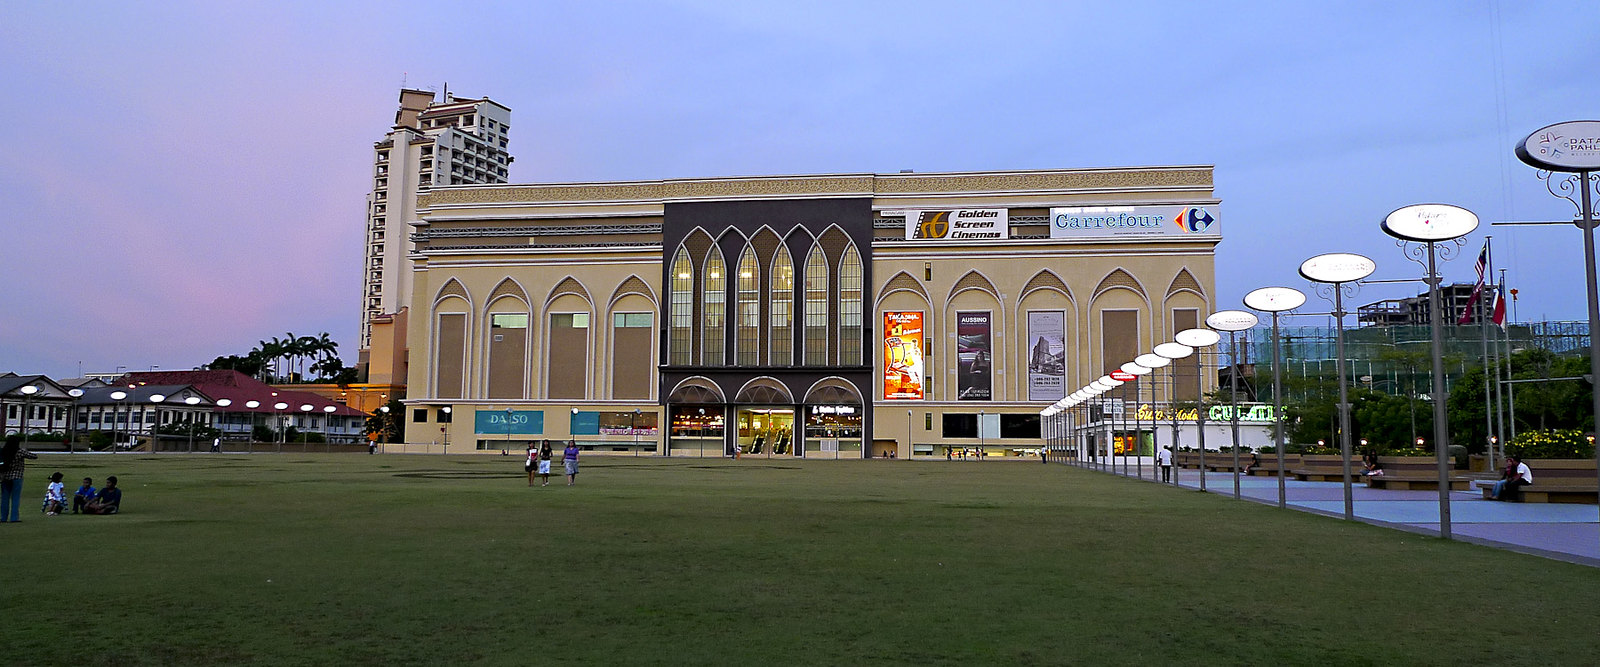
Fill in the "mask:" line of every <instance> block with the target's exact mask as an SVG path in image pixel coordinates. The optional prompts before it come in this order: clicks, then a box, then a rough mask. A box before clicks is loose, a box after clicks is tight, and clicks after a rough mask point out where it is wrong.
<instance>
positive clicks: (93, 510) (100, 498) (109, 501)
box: [83, 475, 122, 514]
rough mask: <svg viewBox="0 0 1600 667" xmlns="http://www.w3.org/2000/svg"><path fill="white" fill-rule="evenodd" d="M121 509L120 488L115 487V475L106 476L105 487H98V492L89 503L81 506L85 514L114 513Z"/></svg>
mask: <svg viewBox="0 0 1600 667" xmlns="http://www.w3.org/2000/svg"><path fill="white" fill-rule="evenodd" d="M121 510H122V489H119V488H117V476H116V475H112V476H110V477H107V478H106V488H103V489H100V494H99V495H97V496H95V498H94V500H91V501H89V505H88V506H87V507H85V508H83V511H84V513H85V514H116V513H117V512H119V511H121Z"/></svg>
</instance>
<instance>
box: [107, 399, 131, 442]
mask: <svg viewBox="0 0 1600 667" xmlns="http://www.w3.org/2000/svg"><path fill="white" fill-rule="evenodd" d="M127 397H128V392H125V391H122V390H121V389H118V390H116V391H113V392H111V453H112V454H115V453H117V416H118V415H119V414H120V412H119V411H118V410H117V407H118V406H119V405H120V404H121V403H122V399H125V398H127ZM130 412H131V410H130ZM128 421H130V422H132V421H133V416H132V415H129V416H128ZM129 426H130V427H131V426H132V424H131V423H130V424H129Z"/></svg>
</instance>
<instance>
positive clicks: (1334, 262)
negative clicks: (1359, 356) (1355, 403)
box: [1300, 253, 1437, 520]
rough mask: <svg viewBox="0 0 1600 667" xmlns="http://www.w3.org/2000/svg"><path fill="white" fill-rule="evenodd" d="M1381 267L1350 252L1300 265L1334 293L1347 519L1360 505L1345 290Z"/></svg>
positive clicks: (1311, 278) (1304, 273) (1305, 274)
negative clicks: (1354, 477)
mask: <svg viewBox="0 0 1600 667" xmlns="http://www.w3.org/2000/svg"><path fill="white" fill-rule="evenodd" d="M1377 268H1378V265H1377V264H1374V263H1373V261H1372V260H1370V259H1367V258H1366V257H1363V256H1361V255H1355V254H1350V253H1330V254H1326V255H1317V256H1316V257H1312V258H1311V259H1308V260H1306V261H1305V262H1303V263H1301V264H1300V276H1301V277H1303V278H1305V279H1306V280H1309V281H1311V282H1313V283H1317V284H1318V285H1325V286H1327V288H1328V290H1329V291H1332V292H1333V295H1332V297H1333V322H1334V337H1333V342H1334V355H1335V360H1334V373H1335V374H1336V375H1338V381H1339V453H1340V455H1341V456H1342V457H1343V458H1344V518H1345V519H1347V520H1349V519H1354V518H1355V516H1356V504H1355V491H1354V490H1353V488H1352V487H1351V478H1350V394H1349V392H1350V389H1349V387H1346V386H1345V369H1344V366H1345V359H1344V316H1345V314H1346V313H1345V312H1344V292H1345V289H1346V288H1347V286H1348V285H1350V284H1351V283H1354V282H1356V281H1358V280H1361V279H1362V278H1365V277H1367V276H1370V275H1372V272H1373V271H1374V270H1376V269H1377ZM1319 289H1320V288H1319ZM1435 319H1436V320H1437V318H1435Z"/></svg>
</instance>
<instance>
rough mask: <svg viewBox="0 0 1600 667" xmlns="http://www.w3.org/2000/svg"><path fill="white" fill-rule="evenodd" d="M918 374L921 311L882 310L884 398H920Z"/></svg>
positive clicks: (920, 372)
mask: <svg viewBox="0 0 1600 667" xmlns="http://www.w3.org/2000/svg"><path fill="white" fill-rule="evenodd" d="M922 374H923V367H922V312H921V311H915V312H885V313H884V314H883V398H884V400H888V401H894V400H922V386H923V375H922Z"/></svg>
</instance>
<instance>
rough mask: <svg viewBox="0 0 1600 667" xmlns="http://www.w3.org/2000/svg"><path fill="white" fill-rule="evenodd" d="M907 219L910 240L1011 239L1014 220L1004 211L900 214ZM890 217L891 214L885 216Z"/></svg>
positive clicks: (974, 210) (912, 212) (907, 235)
mask: <svg viewBox="0 0 1600 667" xmlns="http://www.w3.org/2000/svg"><path fill="white" fill-rule="evenodd" d="M901 213H903V214H904V215H905V216H906V240H908V241H938V240H945V241H984V240H995V239H1006V238H1011V219H1010V215H1008V210H1007V209H1003V208H967V209H953V210H944V211H898V212H895V213H894V214H901ZM885 215H890V213H885Z"/></svg>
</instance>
